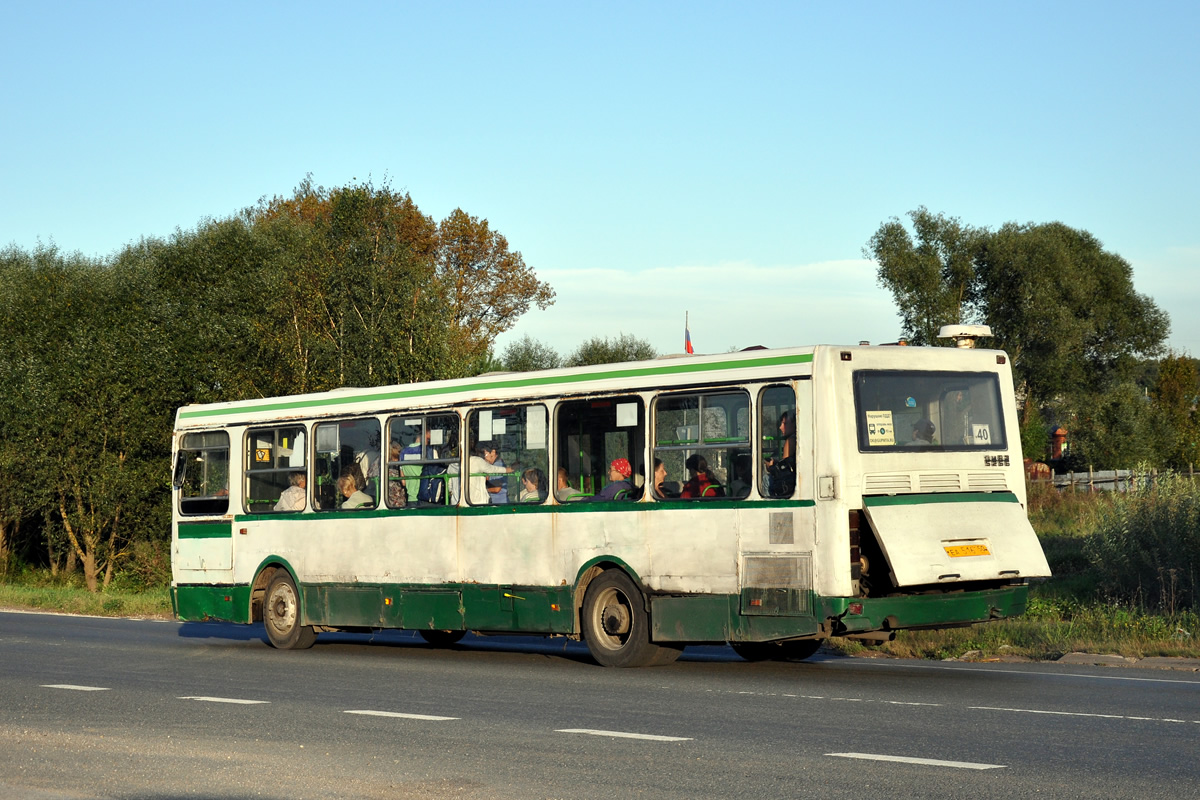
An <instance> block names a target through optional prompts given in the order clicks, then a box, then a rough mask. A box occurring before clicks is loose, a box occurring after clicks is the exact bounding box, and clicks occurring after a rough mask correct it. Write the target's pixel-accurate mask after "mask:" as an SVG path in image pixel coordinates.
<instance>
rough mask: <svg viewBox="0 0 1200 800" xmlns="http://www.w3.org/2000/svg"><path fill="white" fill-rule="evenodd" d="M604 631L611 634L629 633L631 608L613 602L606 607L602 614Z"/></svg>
mask: <svg viewBox="0 0 1200 800" xmlns="http://www.w3.org/2000/svg"><path fill="white" fill-rule="evenodd" d="M600 619H601V621H602V624H603V626H604V632H605V633H607V634H608V635H609V636H618V635H620V634H625V633H629V609H628V608H626V607H625V606H623V605H620V604H617V603H613V604H610V605H607V606H605V607H604V611H602V612H601V614H600Z"/></svg>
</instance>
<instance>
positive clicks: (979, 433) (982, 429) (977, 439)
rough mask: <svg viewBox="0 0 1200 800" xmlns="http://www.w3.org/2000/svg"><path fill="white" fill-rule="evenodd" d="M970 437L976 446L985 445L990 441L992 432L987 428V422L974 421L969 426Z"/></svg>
mask: <svg viewBox="0 0 1200 800" xmlns="http://www.w3.org/2000/svg"><path fill="white" fill-rule="evenodd" d="M971 438H972V439H973V440H974V441H973V444H975V445H976V446H979V445H983V446H987V445H989V444H991V443H992V432H991V430H990V429H989V428H988V426H987V423H986V422H985V423H983V424H980V423H975V424H974V425H972V426H971Z"/></svg>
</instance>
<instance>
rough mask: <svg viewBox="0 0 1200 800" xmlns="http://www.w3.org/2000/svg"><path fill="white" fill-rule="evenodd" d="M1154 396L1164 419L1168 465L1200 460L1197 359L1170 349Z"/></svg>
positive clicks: (1163, 445) (1189, 465) (1163, 449)
mask: <svg viewBox="0 0 1200 800" xmlns="http://www.w3.org/2000/svg"><path fill="white" fill-rule="evenodd" d="M1151 397H1152V398H1153V400H1154V407H1155V409H1156V411H1157V412H1158V414H1159V415H1160V417H1161V419H1162V423H1163V441H1162V443H1161V452H1162V453H1163V456H1164V462H1165V464H1166V466H1168V467H1171V468H1173V469H1179V470H1186V469H1189V468H1192V467H1193V466H1194V465H1197V464H1200V410H1198V409H1197V400H1200V370H1198V369H1197V366H1196V360H1195V359H1194V358H1187V357H1185V356H1180V355H1176V354H1175V353H1168V354H1167V356H1166V357H1165V358H1164V359H1163V360H1162V361H1161V362H1160V363H1159V365H1158V374H1157V376H1156V377H1155V380H1154V389H1153V391H1152V392H1151Z"/></svg>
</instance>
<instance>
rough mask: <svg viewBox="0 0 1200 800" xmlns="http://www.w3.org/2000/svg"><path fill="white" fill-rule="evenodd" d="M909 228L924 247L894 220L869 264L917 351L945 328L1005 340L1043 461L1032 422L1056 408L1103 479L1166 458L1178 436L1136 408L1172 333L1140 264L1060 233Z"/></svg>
mask: <svg viewBox="0 0 1200 800" xmlns="http://www.w3.org/2000/svg"><path fill="white" fill-rule="evenodd" d="M909 217H910V218H911V220H912V224H913V229H914V231H915V233H916V239H915V241H914V239H913V237H912V236H911V235H910V234H909V232H908V230H907V229H906V228H905V227H904V225H903V224H902V223H901V222H900V221H899V220H898V219H895V218H893V219H891V220H889V221H887V222H885V223H883V224H882V225H881V226H880V228H879V230H878V231H876V233H875V234H874V235H873V236H872V237H871V239H870V240H869V241H868V243H867V247H866V248H865V249H864V255H867V256H868V257H872V258H874V259H876V260H877V261H878V262H879V272H878V278H879V282H880V284H881V285H882V286H884V287H886V288H888V289H889V290H890V291H891V292H892V295H893V297H894V298H895V300H896V306H897V309H898V310H899V312H900V316H901V319H902V321H903V327H904V333H905V334H906V335H907V336H908V337H910V339H911V340H912V342H913V343H914V344H935V343H936V340H935V338H934V337H935V336H936V333H937V328H938V327H939V326H940V325H946V324H951V323H986V324H988V325H990V326H991V328H992V333H993V338H992V340H991V341H989V342H987V345H986V346H988V347H995V348H997V349H1001V350H1005V351H1006V352H1008V354H1009V355H1010V357H1011V360H1012V367H1013V377H1014V380H1015V382H1016V384H1017V395H1018V397H1021V398H1023V400H1024V403H1025V415H1024V416H1023V419H1024V421H1025V423H1026V427H1024V428H1023V429H1022V435H1023V439H1022V441H1023V443H1025V444H1026V445H1027V446H1029V447H1030V448H1031V450H1035V451H1040V449H1041V448H1040V447H1037V444H1038V443H1037V442H1035V441H1033V439H1034V435H1033V432H1032V428H1031V427H1029V426H1031V425H1032V422H1031V413H1030V412H1031V411H1032V410H1033V409H1044V410H1045V411H1046V412H1047V414H1046V418H1048V419H1050V420H1052V421H1054V422H1056V423H1058V422H1061V423H1063V424H1065V426H1066V427H1067V429H1068V430H1069V431H1070V433H1071V435H1072V437H1073V439H1074V441H1075V442H1077V443H1078V442H1080V441H1081V440H1080V439H1079V438H1075V437H1084V438H1086V439H1087V441H1086V442H1085V443H1084V444H1086V449H1087V450H1088V453H1089V455H1088V456H1087V459H1088V461H1090V462H1091V463H1092V464H1093V465H1094V466H1096V467H1097V468H1114V467H1125V466H1127V465H1128V464H1129V463H1132V461H1131V460H1130V459H1138V458H1142V457H1151V458H1157V457H1158V453H1159V452H1160V450H1159V449H1158V448H1161V446H1162V442H1163V438H1164V436H1167V438H1170V437H1169V436H1168V435H1167V434H1166V433H1165V432H1164V430H1163V429H1162V427H1161V425H1159V424H1158V423H1155V422H1150V421H1148V420H1147V419H1146V418H1145V415H1144V414H1142V413H1141V411H1140V410H1138V409H1136V408H1134V407H1133V404H1132V401H1131V399H1130V398H1131V396H1132V393H1133V390H1131V389H1130V388H1129V387H1132V386H1134V383H1133V381H1134V379H1135V378H1136V377H1138V376H1139V375H1141V374H1142V373H1141V372H1140V370H1139V368H1140V365H1139V363H1138V358H1139V357H1145V356H1153V355H1157V353H1158V352H1159V351H1160V349H1161V347H1162V343H1163V341H1164V340H1165V339H1166V336H1167V331H1168V328H1169V324H1168V319H1167V315H1166V314H1165V313H1164V312H1163V311H1162V310H1160V309H1159V308H1158V307H1157V306H1156V305H1155V304H1154V302H1153V301H1152V300H1151V299H1150V298H1148V297H1146V296H1145V295H1142V294H1138V293H1137V292H1136V291H1135V290H1134V287H1133V271H1132V268H1131V267H1130V265H1129V262H1127V261H1125V259H1123V258H1121V257H1120V256H1119V255H1116V254H1115V253H1110V252H1108V251H1106V250H1104V248H1103V246H1102V244H1101V243H1100V241H1099V240H1097V239H1096V238H1095V237H1094V236H1092V235H1091V234H1090V233H1088V232H1087V231H1082V230H1077V229H1074V228H1070V227H1068V226H1066V225H1063V224H1062V223H1059V222H1052V223H1048V224H1042V225H1034V224H1026V225H1018V224H1016V223H1008V224H1006V225H1004V226H1002V227H1001V228H1000V229H999V230H997V231H989V230H987V229H984V228H971V227H968V226H964V225H963V224H962V223H961V222H960V221H959V220H957V219H954V218H949V217H945V216H943V215H941V214H937V215H934V214H931V213H930V212H929V211H927V210H926V209H925V208H919V209H917V210H916V211H913V212H911V213H910V214H909ZM1072 415H1073V416H1072ZM1025 437H1028V440H1027V439H1026V438H1025ZM1181 441H1189V442H1190V441H1194V439H1193V438H1189V437H1186V436H1185V437H1183V440H1181ZM1176 458H1177V456H1176Z"/></svg>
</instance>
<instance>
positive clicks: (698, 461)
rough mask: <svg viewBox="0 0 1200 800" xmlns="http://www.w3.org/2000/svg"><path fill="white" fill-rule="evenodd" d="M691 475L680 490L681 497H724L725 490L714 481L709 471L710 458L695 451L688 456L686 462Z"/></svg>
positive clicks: (685, 464)
mask: <svg viewBox="0 0 1200 800" xmlns="http://www.w3.org/2000/svg"><path fill="white" fill-rule="evenodd" d="M684 466H685V467H687V470H688V472H690V473H691V477H690V478H688V482H687V483H685V484H684V485H683V489H682V490H680V492H679V496H680V497H724V496H725V490H724V489H722V488H721V486H720V485H719V484H717V483H714V482H713V479H712V477H711V476H710V475H709V472H708V460H707V459H706V458H705V457H704V456H702V455H700V454H699V453H693V454H692V455H690V456H688V460H687V461H686V462H684Z"/></svg>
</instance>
